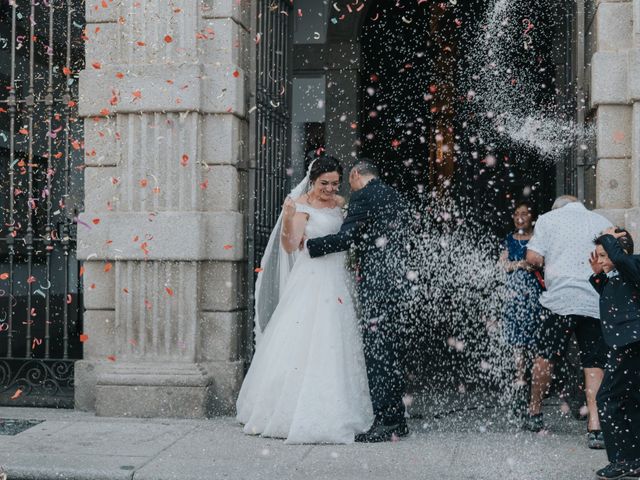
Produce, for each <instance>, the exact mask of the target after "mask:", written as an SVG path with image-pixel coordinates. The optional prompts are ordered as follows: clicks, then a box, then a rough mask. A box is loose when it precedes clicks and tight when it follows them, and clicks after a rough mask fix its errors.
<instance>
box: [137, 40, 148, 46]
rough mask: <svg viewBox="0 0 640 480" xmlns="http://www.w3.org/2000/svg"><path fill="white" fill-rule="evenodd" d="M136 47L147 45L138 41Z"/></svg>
mask: <svg viewBox="0 0 640 480" xmlns="http://www.w3.org/2000/svg"><path fill="white" fill-rule="evenodd" d="M136 45H138V46H139V47H144V46H145V45H146V43H144V42H141V41H137V42H136Z"/></svg>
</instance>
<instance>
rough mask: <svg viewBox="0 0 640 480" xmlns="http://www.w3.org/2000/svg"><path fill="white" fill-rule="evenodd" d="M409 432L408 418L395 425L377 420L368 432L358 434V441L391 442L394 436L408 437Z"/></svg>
mask: <svg viewBox="0 0 640 480" xmlns="http://www.w3.org/2000/svg"><path fill="white" fill-rule="evenodd" d="M408 434H409V427H408V426H407V421H406V420H402V421H401V422H399V423H396V424H394V425H383V424H381V423H377V422H376V423H374V424H373V426H372V427H371V428H370V429H369V430H368V431H367V432H365V433H360V434H358V435H356V442H362V443H377V442H389V441H391V440H393V438H394V437H396V438H397V437H406V436H407V435H408Z"/></svg>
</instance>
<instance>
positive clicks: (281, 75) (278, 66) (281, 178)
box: [252, 0, 292, 265]
mask: <svg viewBox="0 0 640 480" xmlns="http://www.w3.org/2000/svg"><path fill="white" fill-rule="evenodd" d="M257 4H258V5H257V7H258V13H257V27H258V28H257V36H256V42H257V45H256V73H255V75H256V99H255V101H256V103H255V106H256V112H255V142H256V145H255V159H254V165H252V166H253V172H252V174H253V175H252V176H253V177H254V179H255V189H254V190H253V191H254V192H255V200H254V202H255V206H254V222H255V223H254V229H253V230H254V235H255V236H254V239H253V240H254V241H253V245H254V247H255V251H254V259H255V262H254V264H255V265H257V263H259V261H260V258H262V254H263V253H264V248H265V247H266V245H267V241H268V239H269V234H270V233H271V230H272V229H273V226H274V225H275V223H276V220H277V219H278V214H279V213H280V209H281V206H282V202H283V201H284V197H285V195H286V194H287V193H288V187H289V181H288V180H289V176H290V175H289V176H288V175H287V169H288V168H289V166H290V145H289V134H290V130H291V121H290V113H289V112H290V110H289V108H290V85H291V65H290V58H291V51H290V49H291V32H292V29H291V17H292V15H291V12H292V5H291V1H290V0H271V1H269V0H260V1H258V2H257Z"/></svg>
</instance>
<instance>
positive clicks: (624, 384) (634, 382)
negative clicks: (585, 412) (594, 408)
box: [597, 342, 640, 462]
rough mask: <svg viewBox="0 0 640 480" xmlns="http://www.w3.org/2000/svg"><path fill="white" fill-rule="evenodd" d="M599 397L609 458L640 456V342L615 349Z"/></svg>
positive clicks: (619, 458) (599, 407) (639, 458)
mask: <svg viewBox="0 0 640 480" xmlns="http://www.w3.org/2000/svg"><path fill="white" fill-rule="evenodd" d="M597 401H598V411H599V415H600V423H601V424H602V432H603V434H604V441H605V444H606V446H607V457H608V458H609V461H610V462H620V461H627V462H633V461H638V460H640V342H636V343H633V344H631V345H627V346H626V347H622V348H618V349H612V350H611V352H610V353H609V359H608V361H607V366H606V367H605V372H604V379H603V380H602V385H601V386H600V390H599V391H598V395H597Z"/></svg>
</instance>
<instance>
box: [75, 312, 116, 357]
mask: <svg viewBox="0 0 640 480" xmlns="http://www.w3.org/2000/svg"><path fill="white" fill-rule="evenodd" d="M83 330H84V333H85V334H86V335H87V336H88V339H87V340H86V341H85V342H84V344H83V357H84V359H85V360H103V361H106V360H107V357H109V356H111V355H113V354H114V353H116V351H117V350H116V349H117V348H118V345H117V344H116V342H115V340H116V335H115V330H116V321H115V311H114V310H87V311H86V312H85V314H84V325H83Z"/></svg>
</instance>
